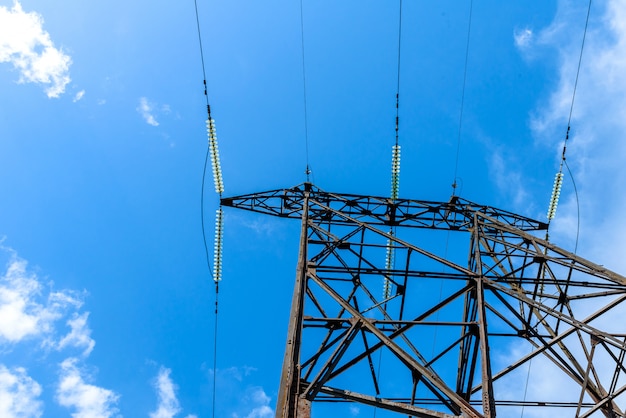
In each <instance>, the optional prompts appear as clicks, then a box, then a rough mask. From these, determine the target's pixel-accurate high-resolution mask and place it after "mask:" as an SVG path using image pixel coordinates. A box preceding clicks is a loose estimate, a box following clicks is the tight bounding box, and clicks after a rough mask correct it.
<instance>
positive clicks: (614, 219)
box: [533, 0, 626, 270]
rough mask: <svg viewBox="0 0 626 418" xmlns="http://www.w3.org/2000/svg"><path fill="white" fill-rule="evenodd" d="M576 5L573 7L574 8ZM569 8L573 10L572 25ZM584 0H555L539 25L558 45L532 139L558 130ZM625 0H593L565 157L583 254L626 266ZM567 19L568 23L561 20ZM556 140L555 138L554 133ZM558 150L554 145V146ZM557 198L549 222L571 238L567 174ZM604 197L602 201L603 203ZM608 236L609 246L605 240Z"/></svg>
mask: <svg viewBox="0 0 626 418" xmlns="http://www.w3.org/2000/svg"><path fill="white" fill-rule="evenodd" d="M582 6H584V8H583V9H582V10H581V7H582ZM572 10H577V11H578V19H579V20H581V22H579V23H578V24H577V25H574V24H573V23H572V22H571V21H569V22H568V19H571V16H572V12H571V11H572ZM585 12H586V5H582V4H577V3H576V2H572V1H561V2H560V4H559V12H558V14H557V17H556V19H555V20H554V22H553V23H552V24H551V25H550V27H548V28H546V29H545V30H544V31H543V34H542V38H543V39H544V41H545V43H546V45H547V46H548V47H551V48H553V49H556V50H559V51H560V53H559V55H558V56H559V60H560V61H559V82H558V84H557V85H556V86H555V89H554V91H553V92H552V93H551V95H550V96H549V99H548V100H547V101H546V105H545V106H542V107H541V108H540V109H539V110H538V111H537V112H536V114H535V117H534V119H533V128H534V132H535V134H536V136H537V138H538V139H539V140H540V141H541V142H542V143H545V144H547V145H548V146H549V147H551V148H552V149H556V148H560V144H559V143H558V142H557V141H558V140H559V139H561V140H562V138H563V137H564V132H565V127H566V124H567V118H568V115H569V110H570V105H571V100H572V96H573V89H574V81H575V76H576V69H577V66H578V57H579V53H580V45H581V41H582V24H583V23H584V20H582V19H584V16H585ZM624 22H626V1H625V0H610V1H607V2H605V3H598V4H595V3H594V6H593V8H592V22H591V24H590V28H589V31H588V33H587V39H586V44H585V50H584V55H583V61H582V66H581V73H580V78H579V83H578V87H577V91H576V101H575V103H574V109H573V110H574V112H573V115H572V132H571V134H570V142H569V145H568V150H567V161H568V164H569V166H570V167H571V168H572V171H573V173H574V177H575V178H576V183H577V186H578V194H579V198H580V199H579V201H580V208H581V231H580V234H581V235H580V236H581V251H582V252H583V254H585V253H586V255H587V256H588V257H589V258H595V259H596V261H598V262H601V263H607V264H610V266H611V267H613V268H618V269H622V270H626V260H625V259H624V257H623V256H622V249H623V248H624V247H625V246H626V238H625V237H626V218H625V217H624V216H623V211H622V210H621V208H623V207H624V205H625V204H626V196H624V195H623V193H621V190H622V188H623V185H624V184H626V169H625V166H624V155H626V143H624V141H623V140H622V137H623V132H624V131H626V118H624V115H625V114H626V100H624V97H626V78H625V77H624V76H623V75H624V74H626V23H624ZM568 23H569V24H568ZM555 139H556V140H555ZM559 152H560V150H559ZM564 193H565V194H566V195H565V196H564V202H563V204H562V205H560V206H559V212H558V214H557V218H556V219H555V221H554V232H555V233H560V236H561V237H564V238H567V239H570V240H571V239H573V235H575V232H576V228H575V227H574V228H572V226H574V225H575V222H573V221H572V220H573V219H575V218H576V211H577V209H576V204H575V200H574V195H573V187H572V185H571V181H570V180H569V179H568V177H566V182H565V184H564ZM609 202H610V204H609ZM606 242H611V245H605V243H606Z"/></svg>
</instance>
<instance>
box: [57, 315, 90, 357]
mask: <svg viewBox="0 0 626 418" xmlns="http://www.w3.org/2000/svg"><path fill="white" fill-rule="evenodd" d="M87 318H89V312H84V313H82V314H80V315H79V314H77V313H74V314H73V316H72V318H71V319H69V320H68V321H67V325H68V326H69V327H70V329H71V331H70V332H69V333H68V334H67V335H66V336H65V337H63V338H62V339H61V341H59V344H58V348H59V349H63V348H65V347H76V348H82V349H84V351H83V356H85V357H87V356H88V355H89V354H90V353H91V351H92V350H93V348H94V346H95V345H96V342H95V341H94V340H93V338H91V329H90V328H89V325H87Z"/></svg>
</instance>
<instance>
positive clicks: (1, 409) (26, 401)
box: [0, 364, 43, 418]
mask: <svg viewBox="0 0 626 418" xmlns="http://www.w3.org/2000/svg"><path fill="white" fill-rule="evenodd" d="M40 395H41V386H40V385H39V384H38V383H37V382H35V381H34V380H33V379H32V378H31V377H30V376H28V374H27V373H26V370H25V369H24V368H22V367H16V368H14V369H13V370H9V369H8V368H7V367H6V366H4V365H2V364H0V416H1V417H3V418H39V417H40V416H41V414H42V410H43V403H42V402H41V401H40V400H39V396H40Z"/></svg>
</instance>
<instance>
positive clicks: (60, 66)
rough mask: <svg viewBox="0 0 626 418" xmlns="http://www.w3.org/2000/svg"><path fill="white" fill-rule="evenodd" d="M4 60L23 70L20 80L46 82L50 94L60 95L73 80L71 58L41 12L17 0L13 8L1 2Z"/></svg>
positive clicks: (1, 59)
mask: <svg viewBox="0 0 626 418" xmlns="http://www.w3.org/2000/svg"><path fill="white" fill-rule="evenodd" d="M2 62H8V63H11V64H12V65H13V67H14V68H15V69H17V70H18V71H19V73H20V78H19V82H20V83H37V84H42V85H44V86H45V92H46V94H47V95H48V97H59V96H60V95H61V94H63V93H64V92H65V86H66V85H67V84H68V83H69V82H70V74H69V68H70V65H71V63H72V60H71V58H70V57H69V55H66V54H65V53H64V52H63V51H62V50H60V49H57V48H56V47H55V46H54V43H53V42H52V40H51V38H50V34H49V33H48V32H46V31H45V30H44V29H43V18H42V17H41V15H39V14H38V13H36V12H25V11H24V10H23V9H22V6H21V4H20V3H19V2H18V1H17V0H15V1H14V3H13V7H12V8H11V9H8V8H6V7H3V6H0V63H2Z"/></svg>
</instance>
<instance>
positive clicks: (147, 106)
mask: <svg viewBox="0 0 626 418" xmlns="http://www.w3.org/2000/svg"><path fill="white" fill-rule="evenodd" d="M137 112H139V114H140V115H141V116H142V117H143V119H144V120H145V121H146V123H147V124H148V125H152V126H159V122H158V121H157V120H156V117H155V116H154V114H153V113H154V105H152V104H151V103H150V102H149V101H148V99H147V98H145V97H141V98H139V106H138V107H137Z"/></svg>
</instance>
